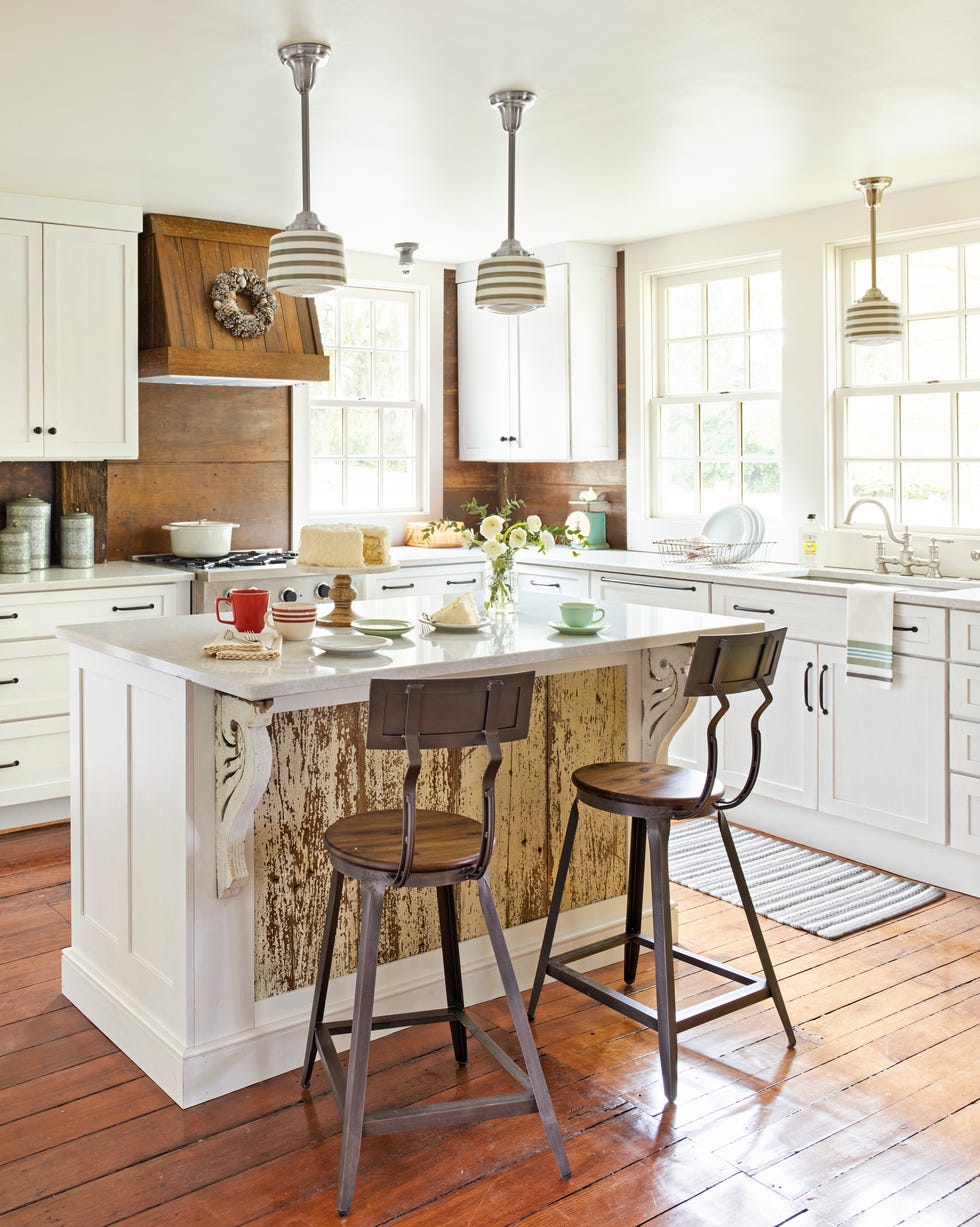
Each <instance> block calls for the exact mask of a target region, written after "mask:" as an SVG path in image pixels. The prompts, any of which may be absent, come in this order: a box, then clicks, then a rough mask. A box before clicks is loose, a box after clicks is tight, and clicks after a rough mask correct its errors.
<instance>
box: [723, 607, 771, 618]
mask: <svg viewBox="0 0 980 1227" xmlns="http://www.w3.org/2000/svg"><path fill="white" fill-rule="evenodd" d="M732 609H737V610H738V612H739V613H761V614H769V616H770V617H771V616H772V615H773V614H774V613H775V612H776V611H775V609H753V608H752V606H751V605H733V606H732Z"/></svg>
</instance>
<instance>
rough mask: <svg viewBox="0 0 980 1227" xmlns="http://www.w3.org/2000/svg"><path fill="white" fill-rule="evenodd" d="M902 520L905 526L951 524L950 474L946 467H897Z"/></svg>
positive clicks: (920, 464)
mask: <svg viewBox="0 0 980 1227" xmlns="http://www.w3.org/2000/svg"><path fill="white" fill-rule="evenodd" d="M901 474H902V515H901V518H902V521H903V522H905V523H908V524H951V523H952V512H953V498H952V489H951V484H952V471H951V466H950V465H948V464H936V463H935V462H932V463H929V462H926V461H924V462H922V463H914V462H913V463H908V464H903V465H902V466H901Z"/></svg>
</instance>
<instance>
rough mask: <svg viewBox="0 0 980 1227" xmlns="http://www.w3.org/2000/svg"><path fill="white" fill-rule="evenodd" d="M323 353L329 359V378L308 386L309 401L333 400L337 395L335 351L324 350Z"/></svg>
mask: <svg viewBox="0 0 980 1227" xmlns="http://www.w3.org/2000/svg"><path fill="white" fill-rule="evenodd" d="M325 353H326V355H327V357H328V358H329V359H330V378H329V379H325V380H321V381H320V382H319V383H313V384H310V399H311V400H318V399H323V400H326V399H327V398H328V397H330V398H333V397H334V396H336V395H337V351H336V350H335V349H330V350H325Z"/></svg>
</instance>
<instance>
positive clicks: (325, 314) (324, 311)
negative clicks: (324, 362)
mask: <svg viewBox="0 0 980 1227" xmlns="http://www.w3.org/2000/svg"><path fill="white" fill-rule="evenodd" d="M337 301H338V300H337V296H336V294H318V295H317V296H316V298H314V299H313V302H314V303H315V305H316V317H317V320H318V322H319V324H320V340H321V341H322V342H323V348H324V349H329V348H330V347H331V346H333V345H336V344H337Z"/></svg>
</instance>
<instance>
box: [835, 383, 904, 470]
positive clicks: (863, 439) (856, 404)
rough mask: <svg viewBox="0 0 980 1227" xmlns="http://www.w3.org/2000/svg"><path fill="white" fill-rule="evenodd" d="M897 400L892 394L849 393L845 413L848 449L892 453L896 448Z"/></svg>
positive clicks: (859, 453)
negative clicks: (860, 394) (895, 418)
mask: <svg viewBox="0 0 980 1227" xmlns="http://www.w3.org/2000/svg"><path fill="white" fill-rule="evenodd" d="M894 411H895V410H894V402H893V401H892V398H891V397H890V396H849V397H848V398H847V402H846V408H845V417H844V453H845V455H848V456H891V455H892V454H893V453H894V450H895V425H894Z"/></svg>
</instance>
